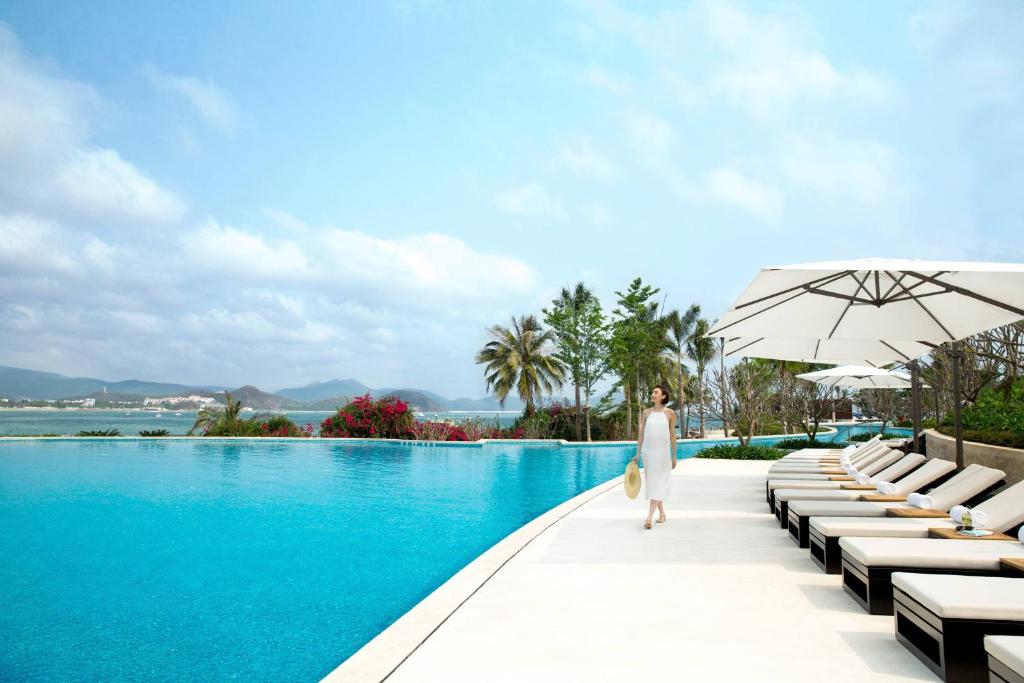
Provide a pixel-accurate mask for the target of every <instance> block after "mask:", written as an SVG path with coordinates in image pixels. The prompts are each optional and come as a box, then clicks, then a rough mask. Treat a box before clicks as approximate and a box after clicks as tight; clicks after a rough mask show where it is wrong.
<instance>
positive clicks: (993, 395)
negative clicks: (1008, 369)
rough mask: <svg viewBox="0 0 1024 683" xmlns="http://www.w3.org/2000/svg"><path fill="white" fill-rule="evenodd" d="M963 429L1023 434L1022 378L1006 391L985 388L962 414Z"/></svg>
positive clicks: (1023, 391)
mask: <svg viewBox="0 0 1024 683" xmlns="http://www.w3.org/2000/svg"><path fill="white" fill-rule="evenodd" d="M962 420H963V426H964V429H971V430H981V431H992V432H1003V431H1005V432H1017V433H1024V378H1021V379H1018V380H1017V381H1016V382H1014V383H1013V384H1012V385H1011V386H1009V387H1008V390H1004V389H997V388H995V387H987V388H985V389H982V390H981V393H979V394H978V400H976V401H975V402H974V404H973V405H971V406H968V407H967V408H966V409H964V411H963V413H962Z"/></svg>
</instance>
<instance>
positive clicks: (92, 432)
mask: <svg viewBox="0 0 1024 683" xmlns="http://www.w3.org/2000/svg"><path fill="white" fill-rule="evenodd" d="M78 435H79V436H121V430H120V429H89V430H84V431H81V432H78Z"/></svg>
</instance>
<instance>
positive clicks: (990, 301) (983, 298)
mask: <svg viewBox="0 0 1024 683" xmlns="http://www.w3.org/2000/svg"><path fill="white" fill-rule="evenodd" d="M907 272H908V273H910V274H911V275H913V276H914V277H916V278H920V279H922V280H924V281H926V282H930V283H932V284H933V285H939V286H941V287H945V288H946V289H948V290H949V291H951V292H956V293H957V294H960V295H962V296H966V297H970V298H971V299H977V300H978V301H981V302H984V303H986V304H989V305H990V306H995V307H996V308H1002V309H1003V310H1006V311H1010V312H1011V313H1016V314H1017V315H1019V316H1021V317H1024V310H1021V309H1019V308H1017V307H1016V306H1011V305H1010V304H1008V303H1004V302H1002V301H999V300H997V299H993V298H991V297H987V296H985V295H984V294H978V293H977V292H973V291H971V290H969V289H965V288H963V287H958V286H957V285H951V284H949V283H947V282H943V281H942V280H940V279H938V278H937V277H931V276H929V275H924V274H922V273H916V272H914V271H912V270H908V271H907Z"/></svg>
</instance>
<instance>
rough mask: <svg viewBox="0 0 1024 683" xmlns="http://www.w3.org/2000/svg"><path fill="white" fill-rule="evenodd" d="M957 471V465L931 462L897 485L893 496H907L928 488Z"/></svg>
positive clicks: (937, 460) (939, 461)
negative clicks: (934, 482)
mask: <svg viewBox="0 0 1024 683" xmlns="http://www.w3.org/2000/svg"><path fill="white" fill-rule="evenodd" d="M955 469H956V465H955V464H953V463H951V462H949V461H948V460H939V459H935V460H929V461H928V462H926V463H925V464H923V465H921V466H920V467H918V468H917V469H916V470H914V471H913V472H911V473H910V474H908V475H907V476H905V477H903V478H902V479H900V480H899V481H895V482H893V483H894V484H896V492H895V493H894V494H893V495H896V496H906V495H908V494H910V493H912V492H914V491H919V490H921V489H924V488H927V487H928V486H930V485H931V483H932V482H933V481H935V480H937V479H939V478H941V477H944V476H945V475H947V474H949V473H950V472H952V471H953V470H955Z"/></svg>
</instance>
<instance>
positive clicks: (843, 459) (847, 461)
mask: <svg viewBox="0 0 1024 683" xmlns="http://www.w3.org/2000/svg"><path fill="white" fill-rule="evenodd" d="M839 464H840V465H842V466H843V467H846V466H848V465H849V464H850V459H849V458H847V457H846V456H845V455H844V456H843V457H841V458H839Z"/></svg>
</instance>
